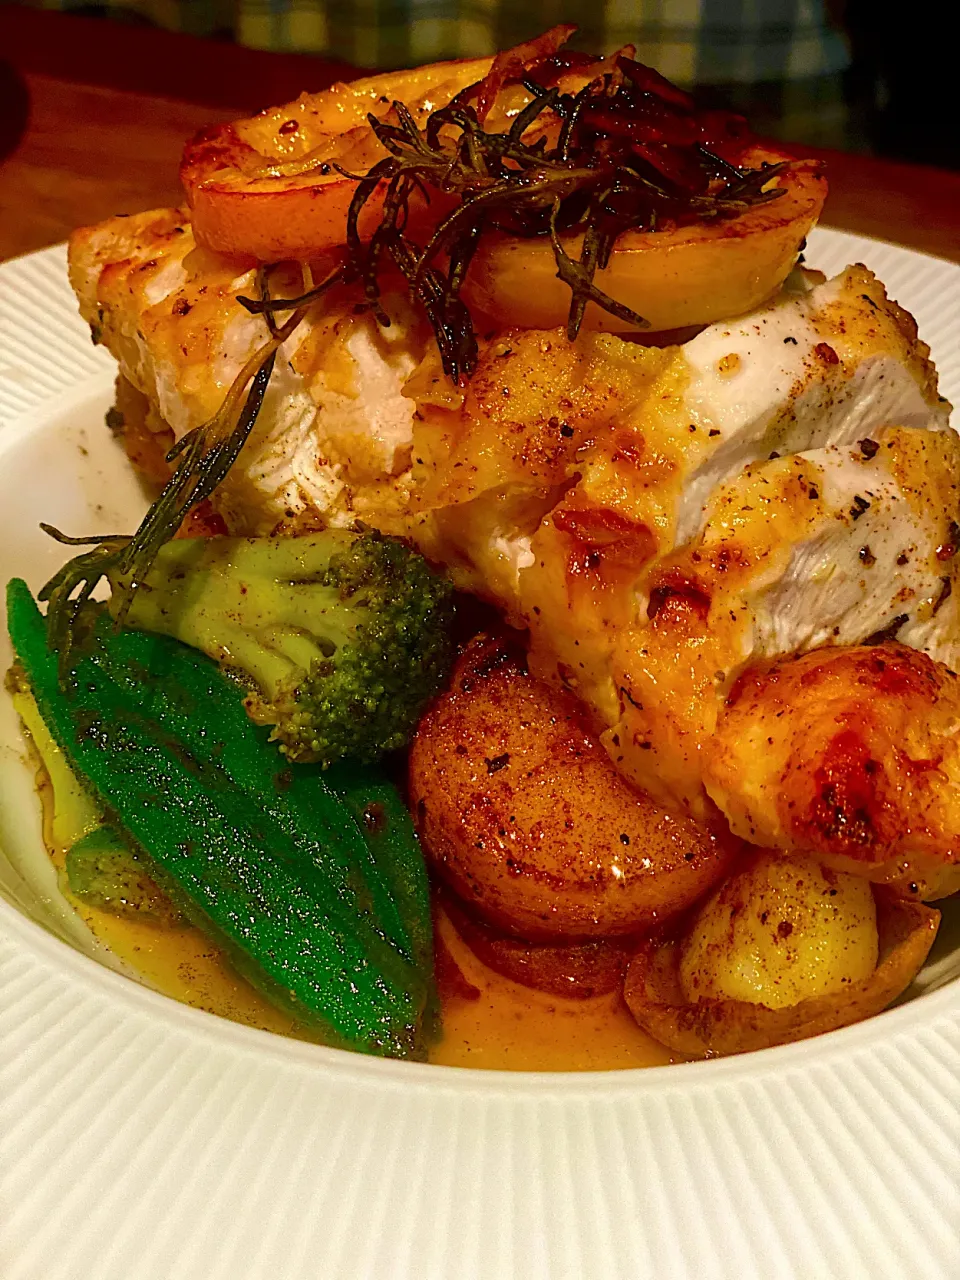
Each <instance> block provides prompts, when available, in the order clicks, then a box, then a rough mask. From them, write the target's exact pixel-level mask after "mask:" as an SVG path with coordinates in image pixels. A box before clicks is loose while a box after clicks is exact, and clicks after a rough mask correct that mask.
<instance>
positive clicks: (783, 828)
mask: <svg viewBox="0 0 960 1280" xmlns="http://www.w3.org/2000/svg"><path fill="white" fill-rule="evenodd" d="M958 729H960V676H957V675H956V674H955V673H954V672H953V671H950V670H948V669H947V667H946V666H944V664H943V663H939V662H934V661H933V660H932V659H930V658H928V657H927V656H926V655H925V654H923V653H918V652H917V651H916V650H914V649H909V648H907V647H906V646H905V645H900V644H892V645H882V646H879V647H870V646H860V647H854V648H848V649H833V650H831V649H823V650H819V651H817V652H815V653H807V654H803V655H802V656H800V657H790V658H784V659H782V660H780V661H779V662H772V663H762V664H759V665H758V666H756V667H754V668H752V669H751V670H750V671H749V672H747V673H746V674H745V675H744V676H742V677H741V679H740V680H739V681H738V682H737V683H736V685H735V686H734V688H733V689H732V690H731V693H730V696H729V697H728V698H727V700H726V703H725V705H724V707H723V709H722V711H721V713H720V716H719V721H718V724H717V726H716V730H715V732H714V734H713V736H712V737H711V740H710V741H709V743H708V744H707V745H706V747H705V756H706V761H705V773H706V779H707V787H708V789H709V791H710V794H711V795H712V796H714V798H715V799H716V801H717V803H718V804H719V805H720V807H721V808H722V809H723V811H724V812H725V813H726V815H727V817H728V818H729V820H730V823H731V825H732V827H733V829H734V831H736V832H737V833H738V834H740V835H743V836H746V838H747V839H748V840H751V841H753V842H754V843H756V844H762V845H769V846H771V847H775V848H782V849H809V848H816V849H817V851H818V856H819V857H820V859H821V860H822V861H823V862H826V863H828V864H830V865H832V866H834V867H836V868H837V869H838V870H841V871H854V872H856V873H857V874H858V875H861V876H864V875H865V876H867V877H868V878H870V879H872V880H877V881H885V882H889V883H893V884H896V885H897V886H898V887H899V888H901V889H904V890H906V891H907V892H910V893H913V894H916V895H918V896H919V897H921V898H927V899H929V898H941V897H945V896H946V895H947V894H949V893H954V892H956V891H957V890H958V889H960V740H958Z"/></svg>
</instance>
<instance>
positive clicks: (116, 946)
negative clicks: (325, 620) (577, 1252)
mask: <svg viewBox="0 0 960 1280" xmlns="http://www.w3.org/2000/svg"><path fill="white" fill-rule="evenodd" d="M40 792H41V797H42V799H43V800H44V808H45V810H47V809H48V803H47V802H48V798H49V788H48V787H45V786H41V787H40ZM45 829H46V831H47V833H49V822H46V823H45ZM48 848H50V852H51V857H52V858H53V861H54V864H55V865H56V866H57V868H58V870H62V868H63V862H64V852H63V851H62V850H56V849H54V848H52V847H51V845H50V842H49V840H48ZM62 881H63V877H61V887H62V891H63V893H64V896H65V897H66V899H67V900H68V902H70V904H71V905H72V906H73V907H74V908H75V909H76V910H77V912H78V913H79V914H80V916H81V917H82V918H83V920H84V921H85V922H86V924H87V925H88V927H89V928H90V929H91V931H92V932H93V934H94V935H95V937H96V938H97V939H98V940H99V941H100V942H101V943H102V944H103V945H104V946H105V947H107V948H109V950H110V951H111V952H113V954H114V955H115V956H117V957H118V958H119V959H121V960H123V961H124V962H125V963H126V964H128V965H129V966H130V968H131V969H133V970H134V971H135V972H136V973H138V974H139V975H140V976H141V978H142V979H143V981H144V983H145V984H146V985H147V986H150V987H152V988H154V989H155V990H156V991H159V992H162V993H163V994H164V995H166V996H170V997H171V998H172V999H174V1000H179V1001H181V1002H182V1003H184V1004H188V1005H192V1006H193V1007H194V1008H196V1009H204V1010H206V1011H207V1012H208V1013H214V1014H217V1015H219V1016H220V1017H222V1018H230V1019H232V1020H233V1021H235V1022H241V1023H245V1024H246V1025H248V1026H252V1027H260V1028H262V1029H263V1030H266V1031H273V1032H278V1033H279V1034H281V1035H292V1034H296V1030H295V1027H294V1024H293V1022H292V1020H291V1018H290V1017H289V1016H288V1015H287V1014H285V1013H283V1012H281V1011H280V1010H279V1009H276V1008H274V1006H273V1005H271V1004H270V1003H269V1002H268V1001H267V1000H265V999H264V998H263V997H262V996H261V995H260V994H259V992H258V991H256V990H255V989H254V988H253V987H252V986H251V985H250V983H248V982H247V981H246V980H245V979H244V978H242V977H241V976H240V975H239V974H238V973H237V972H236V970H235V969H234V968H233V966H232V965H231V964H230V962H229V961H228V960H227V959H226V958H225V957H224V955H223V953H222V952H221V951H220V949H219V948H218V947H217V946H215V945H214V944H213V943H212V942H210V941H209V940H208V939H207V938H206V937H205V936H204V935H203V934H202V933H201V932H200V931H199V930H198V929H196V928H194V927H192V926H189V925H184V926H183V927H178V928H170V927H161V926H159V925H157V924H153V923H149V922H147V921H144V920H137V919H127V918H125V917H122V916H117V915H113V914H111V913H110V912H107V911H101V910H99V909H98V908H96V907H91V906H89V905H88V904H86V903H84V902H81V901H80V900H79V899H78V898H75V897H74V896H73V895H72V894H71V893H70V892H69V890H68V889H67V888H66V887H65V886H64V885H63V883H62ZM438 928H439V929H440V930H441V932H442V935H443V938H444V941H445V942H446V944H447V947H448V948H449V950H450V952H451V954H452V955H453V958H454V959H455V960H456V962H457V965H458V966H459V968H460V970H461V972H462V973H463V975H464V977H466V979H467V980H468V982H469V983H471V984H472V985H473V986H474V987H476V988H478V989H479V991H480V995H479V998H478V999H476V1000H465V999H463V998H460V997H456V998H451V999H449V1000H448V1001H447V1003H446V1004H445V1006H444V1009H443V1037H442V1039H441V1040H440V1041H439V1042H438V1043H437V1044H435V1045H434V1046H433V1048H432V1050H431V1052H430V1056H429V1060H430V1061H431V1062H433V1063H438V1064H441V1065H444V1066H455V1067H480V1068H486V1069H488V1070H507V1071H603V1070H610V1069H615V1068H622V1067H646V1066H655V1065H660V1064H662V1063H667V1062H671V1061H674V1060H675V1059H674V1058H672V1057H671V1055H670V1053H669V1052H668V1050H666V1049H665V1048H663V1046H662V1045H659V1044H657V1043H656V1042H655V1041H653V1040H651V1039H650V1038H649V1037H648V1036H646V1035H644V1033H643V1032H642V1031H641V1030H640V1028H639V1027H638V1026H637V1024H636V1023H635V1022H634V1020H633V1018H632V1017H631V1016H630V1013H629V1012H628V1010H627V1008H626V1006H625V1005H624V1004H623V1001H622V999H621V998H620V995H619V993H614V994H612V995H605V996H598V997H595V998H593V999H590V1000H565V999H561V998H559V997H557V996H551V995H546V994H544V993H543V992H539V991H534V990H532V989H530V988H529V987H524V986H521V985H520V984H519V983H516V982H511V981H510V980H509V979H508V978H503V977H501V976H500V975H499V974H497V973H494V972H493V971H492V970H491V969H488V968H487V966H486V965H484V964H483V963H482V962H481V961H480V960H478V959H477V957H476V956H475V955H474V954H473V952H472V951H470V950H469V949H468V947H467V946H466V944H465V943H464V942H462V941H461V939H460V938H459V936H458V935H457V934H456V933H455V931H454V929H453V926H452V925H451V924H450V922H449V920H448V919H447V918H446V916H444V915H441V917H440V919H439V921H438Z"/></svg>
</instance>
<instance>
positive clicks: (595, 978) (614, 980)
mask: <svg viewBox="0 0 960 1280" xmlns="http://www.w3.org/2000/svg"><path fill="white" fill-rule="evenodd" d="M442 903H443V907H442V909H443V911H444V912H445V913H446V916H447V918H448V919H449V921H450V923H451V924H452V925H453V927H454V929H456V931H457V933H458V934H459V936H460V938H461V940H462V941H463V942H465V943H466V945H467V946H468V947H469V948H470V950H471V951H472V952H473V954H474V955H475V956H477V958H478V959H479V960H482V961H483V963H484V964H485V965H486V966H487V968H488V969H493V971H494V972H495V973H499V974H501V975H502V976H503V977H505V978H510V979H511V981H513V982H519V983H521V985H523V986H525V987H533V988H534V989H535V990H537V991H546V992H547V993H548V994H549V995H554V996H563V997H564V998H565V999H567V1000H590V999H592V998H593V997H594V996H600V995H606V994H607V993H608V992H610V991H618V990H620V988H622V986H623V975H624V973H625V972H626V968H627V965H628V963H629V962H630V960H631V958H632V956H633V952H634V950H635V949H636V945H635V944H634V945H633V946H631V943H630V941H629V939H627V940H624V939H609V938H597V939H595V940H594V941H593V942H574V943H567V944H564V943H556V942H527V941H525V940H524V939H522V938H514V937H511V936H510V935H509V934H506V933H499V932H497V931H496V930H495V929H491V928H490V926H489V925H487V924H481V923H480V921H479V920H477V919H476V918H475V917H474V916H472V915H471V914H470V913H469V911H467V910H465V909H464V908H463V907H462V906H461V905H460V904H459V903H458V901H457V899H456V898H455V897H454V896H453V894H451V893H445V894H444V895H443V897H442Z"/></svg>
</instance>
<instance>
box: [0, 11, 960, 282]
mask: <svg viewBox="0 0 960 1280" xmlns="http://www.w3.org/2000/svg"><path fill="white" fill-rule="evenodd" d="M347 71H348V69H347V68H345V67H344V66H343V65H342V64H334V63H331V62H329V61H325V60H322V59H319V58H311V57H308V56H303V55H289V54H275V53H263V52H260V51H257V50H250V49H242V48H239V47H237V46H235V45H231V44H227V43H220V42H213V41H202V40H197V39H194V38H192V37H189V36H180V35H173V34H170V33H166V32H159V31H155V30H151V29H145V28H142V27H134V26H123V25H119V24H115V23H106V22H102V21H99V20H96V19H91V18H78V17H73V16H66V15H63V14H57V13H44V12H40V11H34V10H30V9H25V8H21V7H19V6H13V5H4V4H0V260H2V259H4V258H10V257H13V256H15V255H17V254H20V253H28V252H29V251H30V250H32V249H39V248H42V247H43V246H44V245H48V244H54V243H56V242H57V241H58V240H62V239H64V237H65V236H66V235H67V233H68V232H69V231H70V229H71V228H72V227H74V226H78V225H80V224H83V223H89V222H95V221H97V220H98V219H100V218H104V217H107V216H109V215H110V214H113V213H131V212H134V211H136V210H137V209H144V208H150V207H151V206H159V205H168V204H176V203H178V202H179V199H180V192H179V187H178V183H177V164H178V161H179V157H180V151H181V148H182V146H183V141H184V139H185V138H186V137H187V136H188V135H189V134H191V133H192V132H194V131H195V130H196V129H198V128H199V127H200V126H201V125H203V124H206V123H209V122H211V121H217V120H228V119H231V118H233V117H235V116H238V115H248V114H250V113H251V112H253V111H255V110H257V109H258V108H260V107H263V106H268V105H271V104H273V103H278V102H283V101H286V100H289V99H290V98H293V97H296V95H297V94H298V93H300V92H301V91H302V90H317V89H321V88H323V87H325V86H326V85H328V84H330V83H332V82H333V81H334V80H336V79H340V78H344V76H345V75H347ZM21 126H22V128H21ZM815 154H818V155H820V156H822V158H823V159H824V160H825V161H826V162H827V169H828V176H829V180H830V196H829V199H828V202H827V206H826V211H825V216H824V219H823V221H824V222H825V223H826V224H828V225H829V226H834V227H841V228H843V229H845V230H848V231H856V232H860V233H862V234H864V235H870V236H877V237H879V238H881V239H884V240H893V241H896V242H898V243H900V244H905V245H910V246H912V247H913V248H916V249H922V250H925V251H926V252H927V253H934V254H939V255H941V256H942V257H945V258H951V259H953V261H955V262H960V173H953V172H948V171H942V170H939V169H932V168H927V167H924V166H920V165H906V164H894V163H892V162H890V161H886V160H877V159H873V158H871V157H868V156H858V155H846V154H841V153H839V152H816V153H815ZM4 156H6V159H3V157H4Z"/></svg>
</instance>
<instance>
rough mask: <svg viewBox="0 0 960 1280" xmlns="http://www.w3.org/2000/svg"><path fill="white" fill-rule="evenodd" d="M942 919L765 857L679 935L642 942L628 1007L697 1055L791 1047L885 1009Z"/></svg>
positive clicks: (852, 883)
mask: <svg viewBox="0 0 960 1280" xmlns="http://www.w3.org/2000/svg"><path fill="white" fill-rule="evenodd" d="M831 895H835V896H831ZM939 920H940V913H939V912H938V911H935V910H933V909H932V908H930V907H926V906H923V905H922V904H921V903H916V902H909V901H906V900H904V899H901V898H898V897H896V896H894V895H893V894H892V893H891V892H890V891H889V890H886V889H878V888H875V887H874V886H872V885H871V884H870V883H869V882H868V881H866V880H862V879H859V878H857V877H854V876H848V875H844V874H842V873H838V872H832V871H830V870H829V869H825V868H820V867H818V866H817V864H816V863H814V862H813V861H812V860H810V859H806V858H803V859H796V860H794V859H783V858H781V857H778V856H777V855H776V854H772V853H767V852H757V853H756V854H754V855H753V856H752V858H751V859H750V860H749V861H748V863H747V864H746V865H745V866H744V867H743V868H742V869H740V870H739V871H738V872H735V873H734V874H733V875H732V876H731V877H730V879H729V880H728V881H727V882H726V883H725V884H724V885H722V886H721V888H720V889H719V890H717V891H716V892H715V893H714V894H713V895H712V896H711V898H710V899H709V900H708V901H707V902H706V903H705V904H703V905H702V906H701V907H700V908H699V909H698V910H697V911H696V912H694V914H693V916H692V917H691V918H690V919H689V920H688V921H687V922H686V923H685V926H684V929H683V931H682V933H681V934H680V936H679V937H675V938H673V939H671V940H669V941H661V942H660V943H657V942H654V941H651V942H648V943H647V944H645V945H644V947H643V948H642V949H641V950H640V952H639V953H638V955H637V958H636V959H635V960H634V961H633V962H632V964H631V965H630V968H629V970H628V972H627V979H626V983H625V986H624V998H625V999H626V1002H627V1004H628V1006H629V1008H630V1010H631V1012H632V1013H633V1015H634V1017H635V1018H636V1020H637V1022H638V1023H639V1024H640V1026H641V1027H642V1028H643V1029H644V1030H645V1031H646V1032H648V1033H649V1034H650V1035H652V1036H653V1037H654V1038H655V1039H657V1040H659V1041H660V1042H661V1044H664V1045H667V1046H668V1047H669V1048H671V1049H674V1050H677V1051H678V1052H681V1053H684V1054H688V1055H690V1056H693V1057H713V1056H716V1055H721V1054H730V1053H745V1052H747V1051H749V1050H753V1049H764V1048H768V1047H770V1046H772V1045H777V1044H787V1043H789V1042H791V1041H794V1040H803V1039H806V1038H808V1037H810V1036H815V1035H820V1034H821V1033H822V1032H825V1031H833V1030H835V1029H836V1028H838V1027H844V1026H847V1025H849V1024H850V1023H853V1022H859V1021H861V1020H862V1019H863V1018H868V1017H872V1016H873V1014H875V1013H880V1012H881V1010H883V1009H885V1008H886V1007H887V1005H889V1004H890V1003H891V1002H892V1001H893V1000H895V999H896V997H897V996H898V995H900V994H901V993H902V992H903V991H904V989H905V988H906V987H907V986H908V985H909V983H910V982H911V981H912V979H913V978H914V977H915V976H916V974H917V972H918V971H919V969H920V968H921V966H922V965H923V963H924V961H925V960H926V958H927V953H928V952H929V950H930V947H931V946H932V944H933V940H934V938H935V936H936V932H937V926H938V924H939Z"/></svg>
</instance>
